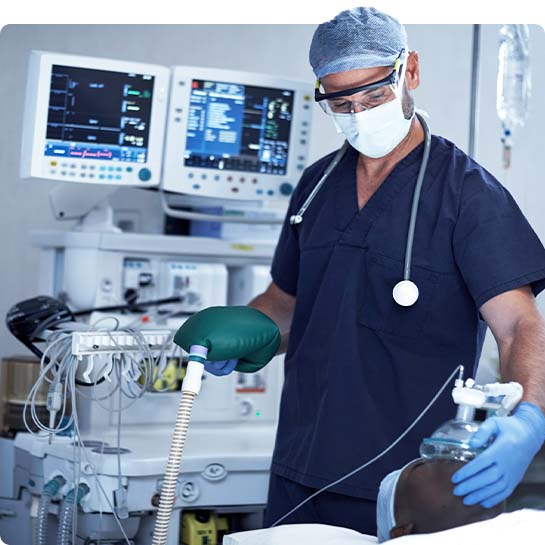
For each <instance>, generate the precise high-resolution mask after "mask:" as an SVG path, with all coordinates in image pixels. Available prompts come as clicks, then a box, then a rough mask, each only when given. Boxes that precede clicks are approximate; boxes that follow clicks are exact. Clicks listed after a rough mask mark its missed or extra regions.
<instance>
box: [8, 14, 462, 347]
mask: <svg viewBox="0 0 545 545" xmlns="http://www.w3.org/2000/svg"><path fill="white" fill-rule="evenodd" d="M314 28H315V25H282V26H274V25H238V26H229V25H183V26H174V25H150V26H144V25H127V26H117V25H77V26H74V25H11V26H8V27H4V28H3V29H2V32H1V33H0V73H1V74H2V77H1V81H0V86H1V87H0V97H1V100H0V119H1V120H2V130H1V131H0V165H1V168H2V177H1V179H0V203H1V209H0V210H1V213H0V233H1V236H0V255H1V258H0V278H1V279H2V284H1V286H2V287H1V288H0V357H3V356H6V355H9V354H13V353H22V351H23V349H22V348H21V347H20V345H19V344H18V343H17V342H16V341H15V340H14V339H12V338H11V336H10V335H9V333H8V332H7V330H6V328H5V326H4V316H5V315H6V312H7V310H8V309H9V307H10V306H11V305H12V304H13V303H15V302H17V301H21V300H23V299H25V298H29V297H33V296H35V295H36V294H37V293H36V290H37V285H38V255H37V251H36V250H35V249H34V248H32V246H31V244H30V231H31V230H34V229H68V228H70V227H71V226H72V225H73V224H72V223H71V222H63V223H59V222H56V221H55V220H54V219H53V218H52V216H51V212H50V209H49V201H48V191H49V190H50V189H51V188H52V187H53V185H54V184H53V183H51V182H46V181H41V182H38V181H21V180H20V179H19V159H20V141H21V131H22V118H23V104H24V93H25V85H26V76H27V62H28V55H29V52H30V51H31V50H32V49H40V50H45V51H55V52H60V53H71V54H76V55H78V54H79V55H88V56H97V57H109V58H118V59H126V60H130V61H142V62H147V63H156V64H161V65H165V66H169V65H175V64H189V65H196V66H198V65H204V66H210V67H219V68H230V69H240V70H247V71H255V72H263V73H270V74H276V75H279V76H283V77H288V78H297V79H301V80H307V81H308V82H309V89H312V85H313V75H312V72H311V68H310V66H309V64H308V47H309V44H310V41H311V38H312V33H313V31H314ZM407 31H408V35H409V45H410V47H411V48H412V49H416V50H417V51H419V53H420V61H421V71H422V83H421V87H420V89H419V90H418V91H417V93H416V97H417V101H418V104H419V105H420V106H422V108H424V109H425V110H427V111H428V112H429V114H430V116H431V124H432V127H433V131H434V132H435V133H437V134H442V135H444V136H446V137H447V138H449V139H451V140H453V141H454V142H457V143H458V144H459V145H460V146H461V147H462V148H464V149H465V148H466V143H467V140H468V119H469V82H470V66H471V64H470V53H471V25H441V26H437V25H409V26H408V27H407ZM439 44H440V47H439ZM453 74H454V75H455V77H453ZM340 142H341V139H340V137H339V135H337V133H336V132H335V130H334V128H333V126H332V124H331V122H330V120H329V119H327V118H326V117H325V116H324V115H323V114H322V112H321V110H319V108H317V107H316V109H315V115H314V127H313V137H312V145H311V150H310V160H311V161H314V160H316V159H317V158H319V157H321V156H322V155H324V154H326V153H328V152H329V151H331V150H332V149H333V148H334V147H335V146H337V145H338V144H339V143H340ZM112 201H113V204H114V206H115V207H116V208H123V209H129V210H134V211H136V212H137V213H138V217H139V219H140V228H141V229H142V230H143V231H145V232H150V233H159V232H161V230H162V220H163V218H162V214H161V211H160V207H159V203H158V200H157V198H156V195H154V194H149V193H147V192H144V191H138V190H122V191H120V192H119V193H118V194H117V195H116V196H114V197H113V199H112Z"/></svg>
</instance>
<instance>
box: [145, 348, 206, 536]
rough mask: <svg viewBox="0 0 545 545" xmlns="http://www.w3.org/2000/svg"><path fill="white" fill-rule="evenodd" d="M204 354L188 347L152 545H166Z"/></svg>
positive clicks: (204, 352)
mask: <svg viewBox="0 0 545 545" xmlns="http://www.w3.org/2000/svg"><path fill="white" fill-rule="evenodd" d="M207 354H208V350H207V349H206V348H205V347H203V346H192V347H191V348H190V354H189V363H188V365H187V371H186V375H185V377H184V381H183V384H182V398H181V399H180V406H179V407H178V415H177V416H176V424H175V427H174V433H173V434H172V442H171V444H170V451H169V453H168V461H167V468H166V470H165V477H164V479H163V485H162V487H161V497H160V500H159V509H158V510H157V518H156V519H155V528H154V529H153V538H152V545H166V543H167V539H168V526H169V522H170V515H171V514H172V508H173V507H174V501H175V499H176V489H177V487H178V475H179V474H180V464H181V461H182V454H183V450H184V445H185V438H186V436H187V429H188V427H189V421H190V419H191V411H192V409H193V401H194V399H195V398H196V397H197V394H198V393H199V391H200V389H201V380H202V375H203V371H204V365H203V364H204V361H205V360H206V356H207Z"/></svg>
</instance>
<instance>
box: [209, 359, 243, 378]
mask: <svg viewBox="0 0 545 545" xmlns="http://www.w3.org/2000/svg"><path fill="white" fill-rule="evenodd" d="M237 363H238V360H225V361H208V360H207V361H205V362H204V369H205V371H208V372H209V373H212V374H213V375H216V376H217V377H222V376H223V375H228V374H229V373H231V372H232V371H233V369H234V368H235V367H236V366H237Z"/></svg>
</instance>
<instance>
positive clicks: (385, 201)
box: [335, 142, 424, 241]
mask: <svg viewBox="0 0 545 545" xmlns="http://www.w3.org/2000/svg"><path fill="white" fill-rule="evenodd" d="M423 149H424V143H423V142H421V143H420V144H418V146H416V147H415V148H414V149H413V150H411V151H410V152H409V153H408V154H407V155H406V156H405V157H403V158H402V159H401V160H400V161H399V162H398V163H397V164H396V165H395V166H394V168H393V169H392V171H391V172H390V173H389V174H388V176H387V177H386V178H385V180H384V181H383V182H382V184H380V186H379V187H378V188H377V189H376V191H375V192H374V193H373V195H371V197H370V198H369V200H368V201H367V202H366V203H365V205H364V206H363V207H362V208H361V209H359V208H358V188H357V186H358V182H357V172H356V169H357V165H358V156H359V152H358V151H357V150H355V149H354V148H353V147H349V148H348V150H347V152H346V153H347V157H346V168H345V169H343V170H344V172H345V173H346V177H342V176H339V177H337V178H336V180H335V183H336V187H335V195H336V207H335V208H336V210H335V212H336V218H335V223H336V226H337V229H338V230H339V231H343V232H344V236H343V237H342V238H343V239H345V240H348V239H349V238H352V234H353V232H354V231H356V230H357V239H358V240H359V241H364V240H365V237H366V236H367V233H368V232H369V230H370V228H371V226H372V225H373V223H374V222H375V221H376V220H377V219H378V217H379V216H380V215H381V214H382V213H383V212H384V210H385V209H386V208H387V207H388V205H389V204H390V202H391V201H392V200H393V199H394V198H395V197H396V195H398V194H399V192H400V191H401V190H402V189H403V187H405V185H406V184H407V183H410V182H411V181H412V182H416V177H417V175H418V170H419V168H420V160H421V159H422V152H423Z"/></svg>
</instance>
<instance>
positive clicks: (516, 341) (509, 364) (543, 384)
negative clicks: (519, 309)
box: [499, 316, 545, 412]
mask: <svg viewBox="0 0 545 545" xmlns="http://www.w3.org/2000/svg"><path fill="white" fill-rule="evenodd" d="M499 349H500V369H501V377H502V380H503V381H504V382H508V381H511V380H514V381H516V382H519V383H520V384H522V387H523V388H524V397H523V400H524V401H529V402H531V403H535V404H536V405H538V406H539V407H541V409H542V410H543V411H544V412H545V322H544V321H543V319H542V318H541V317H540V316H539V317H531V318H530V319H527V320H525V319H521V320H519V322H518V323H517V325H516V327H515V328H514V331H513V336H512V338H511V339H509V340H506V341H504V342H502V343H500V345H499Z"/></svg>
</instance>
